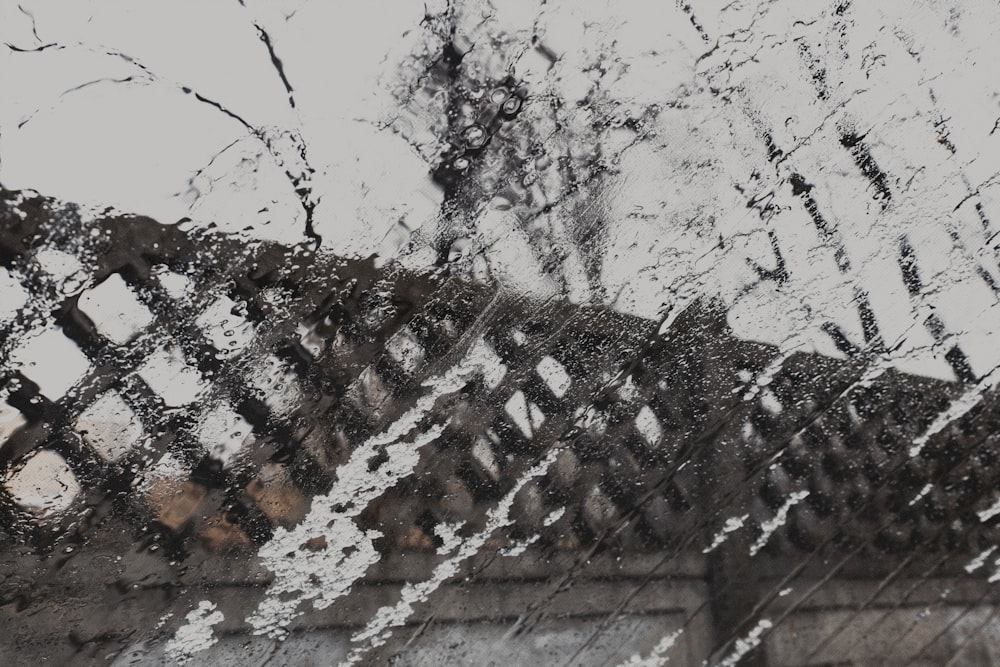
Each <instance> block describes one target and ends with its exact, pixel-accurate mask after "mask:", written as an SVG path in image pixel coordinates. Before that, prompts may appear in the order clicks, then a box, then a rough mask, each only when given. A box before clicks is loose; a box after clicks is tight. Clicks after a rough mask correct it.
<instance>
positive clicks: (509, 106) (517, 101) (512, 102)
mask: <svg viewBox="0 0 1000 667" xmlns="http://www.w3.org/2000/svg"><path fill="white" fill-rule="evenodd" d="M500 110H501V111H503V112H504V113H505V114H507V115H508V116H513V115H514V114H516V113H517V112H518V111H520V110H521V98H520V97H517V96H514V97H509V98H507V101H506V102H504V103H503V104H502V105H500Z"/></svg>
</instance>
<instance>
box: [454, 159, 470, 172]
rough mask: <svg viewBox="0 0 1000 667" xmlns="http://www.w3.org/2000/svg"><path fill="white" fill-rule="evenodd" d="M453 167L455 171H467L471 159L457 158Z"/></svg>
mask: <svg viewBox="0 0 1000 667" xmlns="http://www.w3.org/2000/svg"><path fill="white" fill-rule="evenodd" d="M451 166H452V168H453V169H454V170H455V171H465V170H466V169H468V168H469V159H468V158H464V157H460V158H455V161H454V162H452V163H451Z"/></svg>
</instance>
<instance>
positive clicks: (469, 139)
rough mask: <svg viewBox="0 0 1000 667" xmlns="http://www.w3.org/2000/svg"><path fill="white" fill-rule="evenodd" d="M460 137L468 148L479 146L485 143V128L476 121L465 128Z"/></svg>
mask: <svg viewBox="0 0 1000 667" xmlns="http://www.w3.org/2000/svg"><path fill="white" fill-rule="evenodd" d="M462 138H463V139H465V143H466V144H468V146H469V147H470V148H479V147H481V146H482V145H483V144H485V143H486V128H484V127H483V126H482V125H479V124H478V123H477V124H475V125H470V126H469V127H467V128H465V131H464V132H463V133H462Z"/></svg>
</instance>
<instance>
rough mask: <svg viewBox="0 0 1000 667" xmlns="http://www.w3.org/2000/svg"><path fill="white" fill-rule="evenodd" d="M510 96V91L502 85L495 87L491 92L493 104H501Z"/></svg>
mask: <svg viewBox="0 0 1000 667" xmlns="http://www.w3.org/2000/svg"><path fill="white" fill-rule="evenodd" d="M509 96H510V91H509V90H507V89H506V88H504V87H503V86H501V87H500V88H495V89H494V90H493V92H492V93H490V102H493V104H501V103H503V101H504V100H506V99H507V98H508V97H509Z"/></svg>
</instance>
